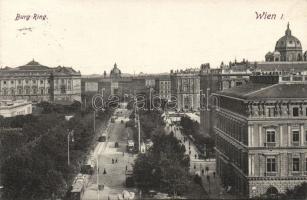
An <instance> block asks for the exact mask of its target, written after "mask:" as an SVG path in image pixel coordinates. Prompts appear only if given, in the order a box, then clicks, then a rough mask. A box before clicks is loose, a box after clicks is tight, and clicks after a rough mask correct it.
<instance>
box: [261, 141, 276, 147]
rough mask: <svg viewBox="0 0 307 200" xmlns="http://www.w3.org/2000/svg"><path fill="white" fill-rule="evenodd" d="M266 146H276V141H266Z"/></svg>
mask: <svg viewBox="0 0 307 200" xmlns="http://www.w3.org/2000/svg"><path fill="white" fill-rule="evenodd" d="M264 146H265V147H275V146H276V142H265V143H264Z"/></svg>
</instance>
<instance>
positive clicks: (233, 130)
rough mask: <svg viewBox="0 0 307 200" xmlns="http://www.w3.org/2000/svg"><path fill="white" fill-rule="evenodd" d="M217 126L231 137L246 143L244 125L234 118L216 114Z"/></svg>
mask: <svg viewBox="0 0 307 200" xmlns="http://www.w3.org/2000/svg"><path fill="white" fill-rule="evenodd" d="M217 128H219V129H220V130H222V131H223V132H225V133H226V134H228V135H230V136H231V137H232V138H235V139H236V140H238V141H240V142H242V143H244V144H247V135H246V134H244V133H245V132H247V130H246V126H244V125H243V124H242V123H239V122H238V121H236V120H231V119H229V118H227V117H224V116H222V115H220V116H218V119H217Z"/></svg>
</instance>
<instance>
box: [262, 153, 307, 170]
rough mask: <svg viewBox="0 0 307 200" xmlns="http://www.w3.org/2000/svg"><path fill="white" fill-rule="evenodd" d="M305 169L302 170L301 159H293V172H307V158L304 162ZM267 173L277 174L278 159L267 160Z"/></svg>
mask: <svg viewBox="0 0 307 200" xmlns="http://www.w3.org/2000/svg"><path fill="white" fill-rule="evenodd" d="M304 162H305V163H304V169H301V161H300V158H292V167H291V168H292V171H293V172H299V171H301V170H304V171H306V172H307V158H305V161H304ZM266 172H269V173H272V172H277V161H276V158H273V157H269V158H267V159H266Z"/></svg>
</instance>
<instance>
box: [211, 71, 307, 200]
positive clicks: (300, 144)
mask: <svg viewBox="0 0 307 200" xmlns="http://www.w3.org/2000/svg"><path fill="white" fill-rule="evenodd" d="M287 77H288V76H287ZM259 80H260V79H259ZM263 80H264V79H262V80H261V83H259V82H255V83H249V84H247V85H245V86H242V87H237V88H231V89H228V90H224V91H220V92H216V93H215V94H214V95H216V96H217V97H218V99H219V107H218V108H217V109H216V110H215V113H216V118H217V122H216V124H215V128H214V130H215V136H216V138H215V139H216V171H217V173H218V174H219V175H220V176H221V177H222V181H223V182H224V183H225V184H226V185H228V186H231V188H232V189H233V191H234V192H236V193H240V194H242V195H245V196H247V197H255V196H261V195H263V194H270V195H276V194H278V193H284V192H285V191H286V190H287V189H292V188H294V187H295V186H296V185H298V184H300V183H303V182H304V181H307V104H306V100H307V93H306V92H305V90H306V89H307V77H305V76H303V75H302V76H301V79H300V81H289V80H288V79H283V77H282V76H281V77H280V78H279V80H277V83H276V78H274V80H271V81H269V83H265V82H263ZM291 80H295V79H293V77H292V78H291ZM274 82H275V83H274Z"/></svg>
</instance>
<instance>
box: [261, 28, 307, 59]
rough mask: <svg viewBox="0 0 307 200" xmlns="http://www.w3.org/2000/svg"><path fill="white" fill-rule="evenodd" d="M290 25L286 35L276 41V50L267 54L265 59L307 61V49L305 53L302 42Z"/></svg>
mask: <svg viewBox="0 0 307 200" xmlns="http://www.w3.org/2000/svg"><path fill="white" fill-rule="evenodd" d="M289 26H290V25H289V23H288V26H287V30H286V31H285V35H284V36H283V37H281V38H280V39H279V40H278V41H277V42H276V45H275V51H274V52H268V53H267V54H266V55H265V61H267V62H280V61H290V62H292V61H294V62H296V61H307V51H305V53H304V55H303V50H302V44H301V42H300V41H299V39H297V38H296V37H294V36H293V35H292V33H291V30H290V27H289Z"/></svg>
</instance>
